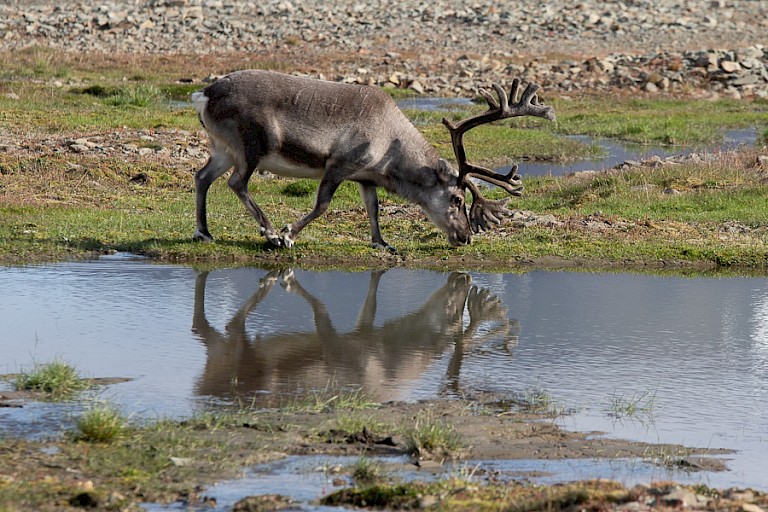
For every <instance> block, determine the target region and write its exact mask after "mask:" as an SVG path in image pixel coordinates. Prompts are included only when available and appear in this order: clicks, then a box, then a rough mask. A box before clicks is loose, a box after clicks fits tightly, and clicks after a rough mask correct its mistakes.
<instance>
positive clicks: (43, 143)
mask: <svg viewBox="0 0 768 512" xmlns="http://www.w3.org/2000/svg"><path fill="white" fill-rule="evenodd" d="M2 57H4V58H0V76H2V78H3V79H2V80H1V81H0V262H2V263H9V264H28V263H32V262H36V261H49V260H57V259H65V258H88V257H92V256H94V255H98V254H103V253H109V252H112V251H127V252H132V253H136V254H142V255H145V256H149V257H152V258H155V259H157V260H162V261H185V262H196V263H198V264H222V263H230V262H248V263H250V264H253V263H256V264H259V263H261V264H280V263H291V264H293V263H296V262H300V263H302V264H305V265H310V266H333V267H342V266H355V267H360V266H365V267H371V266H380V265H409V266H422V267H430V268H441V269H449V268H485V269H489V268H494V269H503V270H506V271H512V270H514V269H515V268H516V266H518V265H520V264H529V263H536V264H555V265H583V266H592V265H600V266H606V265H607V266H630V267H632V266H634V267H658V266H663V265H673V266H675V267H678V268H679V267H684V268H688V267H690V268H694V269H699V270H700V269H713V268H718V269H721V270H722V269H732V270H733V271H735V272H748V271H758V272H765V270H766V266H767V261H768V260H767V258H766V257H767V256H768V250H767V249H766V247H768V245H767V244H766V242H768V202H766V201H765V197H766V192H768V190H766V187H767V185H766V178H767V177H768V167H766V165H768V164H766V163H765V162H766V157H768V149H766V145H768V116H767V115H766V112H767V111H768V102H766V101H765V100H741V101H737V100H729V99H721V100H718V101H716V102H713V101H708V100H691V99H679V98H673V97H667V98H663V99H651V98H645V97H632V98H627V97H616V98H611V99H610V101H608V100H606V98H604V97H599V96H591V95H589V94H584V95H579V96H576V95H574V96H572V97H568V98H548V97H547V90H546V89H544V90H542V91H541V92H540V94H541V95H542V98H543V99H544V101H546V102H547V103H549V104H552V105H553V107H554V108H555V111H556V112H557V116H558V121H557V123H556V124H553V123H547V122H544V121H542V120H537V119H528V118H522V119H516V120H511V121H504V122H501V123H496V124H493V125H489V126H482V127H479V128H478V129H477V130H473V132H472V133H471V134H468V136H467V141H466V145H467V150H468V152H470V153H471V154H472V155H473V157H472V159H473V161H477V163H479V164H483V165H487V166H494V165H503V164H507V163H512V162H518V163H520V171H521V173H522V174H523V178H524V181H523V183H524V186H525V190H524V193H523V196H522V197H520V198H514V199H513V200H512V201H511V202H510V207H511V208H512V209H514V210H516V214H515V215H514V217H513V218H512V219H511V220H510V222H508V223H507V224H505V225H503V226H501V227H499V228H497V229H492V230H490V231H489V232H486V233H483V234H481V235H479V236H476V237H475V239H474V241H473V243H472V244H471V245H469V246H466V247H459V248H452V247H450V246H449V245H448V244H447V242H446V241H445V239H444V237H443V236H442V234H441V233H440V232H439V231H438V230H437V228H435V227H434V226H432V225H431V224H429V223H428V222H427V221H426V219H425V218H424V216H423V215H422V214H421V213H420V212H419V211H417V210H416V209H415V208H414V207H411V206H409V205H407V204H405V203H404V202H403V201H401V200H400V199H398V198H396V197H394V196H389V195H387V194H382V195H381V205H382V216H381V224H382V230H383V232H384V233H385V234H386V236H387V238H388V239H389V241H390V242H391V243H392V244H393V245H395V246H396V247H398V249H399V250H400V253H399V254H397V255H390V254H387V253H385V252H383V251H379V250H375V249H372V248H370V247H369V243H368V231H369V226H368V219H367V218H366V216H365V210H364V207H363V205H362V204H361V202H360V198H359V195H358V191H357V189H356V187H355V186H354V185H353V184H344V185H342V187H340V189H339V191H338V192H337V194H336V195H335V196H334V199H333V202H332V204H331V212H329V213H328V214H327V215H325V216H323V217H321V218H319V219H317V220H316V221H315V222H314V223H313V224H311V225H310V226H308V227H307V228H306V230H304V231H303V232H302V237H301V239H300V240H299V241H298V243H297V244H296V245H295V246H294V247H293V248H291V249H290V250H286V249H274V248H272V247H270V246H269V245H268V243H267V242H265V241H264V240H263V238H262V237H261V236H260V235H259V233H258V230H257V229H256V228H255V227H254V223H253V220H252V219H251V218H250V217H249V216H248V214H247V212H245V211H244V209H243V208H242V204H241V203H240V202H239V201H238V200H237V198H236V197H235V196H234V195H233V194H231V192H230V191H229V190H228V189H227V186H226V183H225V182H224V181H220V182H217V183H215V184H214V185H213V186H212V187H211V190H210V197H211V201H210V208H209V217H210V222H211V224H212V226H213V225H215V230H216V233H217V235H218V236H217V242H216V243H214V244H200V243H194V242H193V241H192V234H193V231H194V225H195V219H194V194H195V192H194V184H193V181H192V176H193V173H194V172H195V171H196V170H197V169H199V168H200V166H201V165H202V163H204V162H205V159H206V156H207V152H206V149H205V148H206V144H205V142H206V141H205V139H204V136H203V134H202V130H201V127H200V125H199V122H198V120H197V118H196V116H195V114H194V112H193V110H192V108H191V105H187V103H186V102H187V101H188V97H189V94H190V93H191V92H193V91H196V90H199V89H200V88H202V84H201V83H199V81H198V82H197V83H180V82H179V78H182V77H188V76H197V77H201V76H206V75H208V74H209V73H211V70H212V69H214V72H216V73H224V72H225V71H229V70H233V69H240V68H279V66H278V65H276V64H275V63H269V62H259V61H252V60H247V58H240V59H239V60H237V59H235V60H233V59H223V60H220V61H218V62H213V61H212V60H210V59H202V60H201V61H199V62H198V61H195V60H194V59H183V58H180V59H168V58H166V57H162V56H141V55H134V56H130V57H125V56H122V57H121V56H104V60H103V61H101V62H100V61H98V59H96V60H94V59H85V58H78V57H77V56H75V55H73V54H65V53H60V52H57V51H55V50H50V49H46V48H40V47H33V48H29V49H26V50H23V51H19V52H15V53H14V54H13V56H12V58H11V56H10V55H8V54H6V55H3V56H2ZM283 70H285V69H283ZM483 85H487V84H483ZM482 109H483V107H481V106H480V105H478V106H475V107H467V108H466V109H457V110H455V111H452V112H450V113H448V114H445V113H439V114H436V113H434V112H421V111H410V110H409V111H407V112H406V115H407V116H408V117H409V118H410V119H411V120H412V121H413V122H414V123H415V124H416V126H417V128H418V129H419V130H421V131H422V133H424V135H425V136H426V137H427V139H428V140H429V141H430V142H431V143H433V144H434V145H435V146H436V147H437V149H438V151H440V152H441V154H442V156H444V157H445V158H448V159H452V158H453V155H452V149H451V145H450V138H449V136H448V134H447V133H446V131H445V128H444V127H443V126H442V125H441V118H442V117H443V116H446V117H448V118H449V119H451V120H454V121H455V120H458V119H462V118H464V117H466V116H467V115H472V114H473V113H477V112H479V111H481V110H482ZM747 127H756V128H757V130H758V142H757V144H756V146H755V147H745V148H741V149H739V150H737V151H727V152H718V151H712V152H708V151H705V152H704V154H703V157H702V158H699V159H691V160H686V161H682V162H680V163H676V164H663V163H662V162H657V163H653V164H652V165H638V166H627V167H626V168H622V169H615V170H609V171H605V172H596V173H583V174H580V175H575V176H542V177H526V176H525V162H526V161H544V162H565V161H570V160H576V159H580V158H584V157H588V156H595V155H599V152H600V149H599V148H596V147H593V146H590V145H588V144H584V143H582V142H579V141H578V140H575V139H571V138H567V137H566V136H567V135H570V134H587V135H595V136H605V137H615V138H621V139H624V140H631V141H635V142H640V143H645V144H675V145H678V146H680V147H682V146H690V145H697V146H698V145H704V146H706V145H713V144H716V143H717V142H718V141H719V140H720V139H721V138H722V136H723V132H724V130H726V129H730V128H747ZM315 190H316V183H315V182H312V181H304V180H286V179H278V178H271V177H256V178H254V179H253V180H252V182H251V191H252V193H253V194H254V195H255V196H256V197H257V198H259V201H260V204H261V205H262V206H263V207H264V209H265V210H266V211H267V212H268V214H269V215H270V217H271V218H272V219H273V220H274V221H275V223H276V224H279V225H282V224H285V223H287V222H290V221H291V220H293V219H295V218H297V217H298V216H300V215H301V214H304V213H306V212H307V211H309V210H310V209H311V205H312V202H313V194H314V192H315ZM488 195H489V197H490V198H492V199H500V198H502V197H504V195H505V193H504V192H502V191H490V192H489V193H488ZM25 379H26V376H25V377H22V378H20V379H19V380H18V381H17V382H18V386H19V387H20V388H24V389H38V388H37V387H36V386H39V389H40V390H41V391H44V392H46V393H51V394H54V393H56V392H54V391H53V388H48V387H47V385H43V384H40V385H38V384H25V383H24V381H25ZM12 380H13V379H12ZM29 380H30V381H32V379H29ZM82 381H83V379H81V378H79V377H76V379H75V382H82ZM74 387H76V386H74ZM69 388H70V389H72V388H73V385H70V386H69ZM75 391H76V389H75ZM75 395H76V394H75ZM68 396H72V395H68ZM651 398H652V397H650V396H645V395H639V396H635V395H623V394H618V395H617V398H616V400H615V401H614V402H613V403H612V405H611V412H612V413H613V414H614V415H616V416H617V417H619V416H621V417H629V416H636V415H637V414H638V413H644V412H652V399H651ZM501 405H503V407H501V411H499V407H500V403H498V402H494V403H487V404H481V406H478V404H477V403H470V404H468V403H464V402H461V404H460V407H462V408H464V409H463V411H464V412H463V413H462V414H469V415H476V416H474V417H473V418H474V419H475V420H476V419H477V418H482V419H492V420H493V421H502V420H505V419H509V420H510V422H509V423H505V424H504V425H505V428H512V426H519V427H520V428H521V429H522V428H526V427H524V426H523V425H524V422H525V420H528V419H531V418H535V419H539V420H543V419H548V418H551V416H552V415H553V414H559V413H562V412H563V410H562V407H561V406H560V405H559V404H557V403H555V402H554V400H553V399H552V398H551V397H549V396H548V395H547V394H546V393H544V392H542V393H538V392H531V393H529V394H527V396H526V397H525V400H523V403H522V404H519V403H518V404H501ZM390 407H391V406H390ZM526 408H527V409H529V410H528V411H527V412H526ZM481 411H488V412H487V413H486V412H481ZM462 418H463V416H461V415H454V416H452V417H451V420H452V421H455V422H456V423H457V424H460V423H461V422H460V421H459V420H461V419H462ZM538 425H544V426H543V427H540V428H543V429H553V430H555V429H556V427H554V426H551V425H549V424H547V423H546V422H542V423H538ZM459 426H460V425H459ZM76 428H77V431H73V434H72V435H71V436H67V437H65V438H62V439H53V440H40V441H31V440H22V439H12V438H5V437H2V438H0V453H2V455H3V456H2V460H3V462H2V464H1V465H0V510H2V511H6V510H9V511H15V510H60V509H64V508H66V507H67V506H93V507H95V508H100V509H114V510H117V509H123V510H136V509H138V507H139V505H138V503H139V502H142V501H147V502H152V501H159V502H169V501H174V500H180V499H181V500H184V501H185V502H186V503H187V504H190V505H192V506H196V505H198V504H201V503H202V502H204V497H203V496H202V495H201V494H200V489H201V487H200V486H201V485H205V484H207V483H212V482H214V481H217V480H221V479H224V478H230V477H236V476H238V475H240V474H241V472H242V468H243V467H246V466H249V465H254V464H257V463H259V462H264V461H268V460H272V459H273V458H275V457H279V456H282V455H283V454H285V453H297V451H300V450H301V449H304V448H306V447H308V448H306V449H307V452H306V453H309V452H310V451H311V450H313V449H315V450H316V449H317V447H318V445H322V449H323V450H324V451H327V452H333V451H334V450H336V451H337V452H338V453H350V450H357V452H355V455H359V450H360V449H361V448H360V446H359V445H352V447H351V448H350V447H348V445H347V444H346V443H342V442H337V441H338V439H340V438H339V436H338V435H334V436H329V432H330V431H331V430H335V431H346V432H348V433H350V432H351V433H355V432H366V431H367V432H368V435H370V436H373V437H379V436H385V434H386V433H388V432H395V433H396V436H398V438H399V439H400V441H401V443H403V444H402V446H409V447H411V449H409V451H411V452H412V453H418V454H419V456H427V457H428V456H431V455H430V454H435V453H437V454H439V456H440V457H451V456H453V455H455V454H456V453H461V452H462V451H463V450H464V449H467V448H468V447H469V446H472V445H473V442H472V440H469V439H464V436H466V435H467V433H468V431H467V429H465V431H464V432H462V433H463V434H464V435H463V436H462V435H459V434H458V433H457V431H458V428H459V427H454V425H453V424H452V423H450V422H449V420H448V419H446V418H444V417H442V416H441V417H440V419H439V420H438V419H435V418H434V417H425V416H419V415H418V414H408V413H401V414H399V415H397V414H394V413H393V410H392V409H391V408H387V407H386V406H382V405H378V404H373V403H371V401H370V400H368V399H366V398H365V397H364V396H362V395H360V394H357V393H356V392H355V391H352V392H342V391H339V390H332V389H328V390H320V391H318V392H316V393H310V394H309V395H308V396H307V397H304V398H297V399H296V400H295V401H294V402H292V403H290V404H285V407H284V408H278V409H275V410H269V411H263V410H259V411H254V410H252V409H250V408H248V407H247V406H246V407H242V408H237V409H234V410H232V411H222V410H218V411H215V412H203V413H200V414H198V415H195V416H194V417H191V418H188V419H186V420H183V421H172V420H164V419H160V420H158V421H154V422H150V423H145V424H138V423H137V422H133V421H131V420H130V419H128V418H125V417H123V416H122V415H120V413H119V411H117V410H115V409H114V408H112V407H110V406H109V404H102V405H94V406H93V407H90V408H89V407H86V412H85V413H84V414H83V416H82V417H81V418H80V419H79V421H77V422H76ZM537 428H538V427H537ZM470 430H471V429H470ZM469 433H471V432H469ZM562 434H563V433H562V432H559V431H558V432H557V436H558V439H559V438H560V437H559V436H561V435H562ZM530 435H532V436H533V437H532V438H535V439H539V438H541V439H543V441H542V442H543V443H545V444H546V443H551V444H554V442H553V441H551V439H553V438H554V437H553V438H546V437H545V436H544V434H542V432H541V431H536V432H534V433H533V434H530ZM342 437H343V436H342ZM508 437H509V439H512V436H511V435H510V436H508ZM329 439H332V440H333V442H328V440H329ZM406 441H408V442H407V443H406ZM680 450H681V449H679V448H669V449H665V450H661V451H652V450H649V449H648V448H646V449H645V451H644V453H664V454H673V456H670V455H664V458H669V459H670V460H671V462H672V463H676V462H678V461H679V457H678V455H677V454H679V453H680ZM642 453H643V452H642V451H641V454H642ZM685 455H686V456H687V455H688V452H686V453H685ZM41 471H42V473H41ZM349 473H350V474H351V475H353V476H354V477H355V479H356V480H359V481H360V482H361V485H359V486H356V487H353V488H351V489H345V490H340V491H339V492H337V493H333V494H331V495H330V496H329V497H328V498H327V499H326V502H327V503H328V504H341V503H344V504H346V505H360V506H375V505H386V506H390V507H396V506H407V507H411V508H414V507H427V506H431V505H436V504H438V503H439V506H440V508H441V509H444V510H451V509H454V510H461V509H464V510H465V509H467V508H476V509H483V508H488V509H512V510H542V509H547V510H552V509H559V508H568V509H572V508H573V507H574V506H577V505H578V506H579V507H580V508H594V509H604V508H607V507H610V506H613V505H616V504H621V503H626V502H630V501H640V500H641V499H644V497H645V498H647V497H648V496H655V497H656V498H658V497H659V496H665V495H666V494H665V493H666V492H668V491H669V490H670V489H668V488H663V485H662V484H659V486H657V487H655V488H654V489H652V490H649V489H647V488H646V489H637V488H632V489H628V488H625V487H624V486H621V485H619V484H614V483H606V482H602V481H601V482H587V483H580V484H575V485H569V486H531V485H477V484H476V481H475V480H474V479H473V478H471V477H472V476H473V475H472V472H469V473H468V474H466V475H464V474H462V475H458V476H457V478H453V479H449V480H446V481H439V482H434V483H413V484H404V483H402V482H398V481H396V479H395V478H391V473H390V472H389V471H386V468H384V470H382V469H381V468H379V467H378V466H377V465H376V464H375V463H372V462H371V463H369V461H368V460H367V459H360V462H358V464H356V467H354V468H351V469H349ZM382 480H383V481H382ZM693 492H695V493H696V494H697V495H698V496H709V497H711V499H712V502H711V503H712V505H711V506H710V505H708V506H710V508H714V509H717V507H718V506H719V505H722V509H734V510H736V509H738V506H739V502H738V501H737V500H730V498H728V496H726V495H725V494H721V493H719V492H718V491H715V490H711V489H706V488H696V489H693ZM750 496H751V499H749V500H746V501H749V502H752V503H757V504H758V505H762V506H763V507H764V508H765V507H766V506H767V505H768V498H766V496H764V495H763V494H761V493H752V494H751V495H750ZM656 498H654V499H656ZM742 501H744V500H742ZM644 503H645V502H644ZM662 505H663V503H662ZM669 505H670V506H676V504H675V503H674V502H670V503H669Z"/></svg>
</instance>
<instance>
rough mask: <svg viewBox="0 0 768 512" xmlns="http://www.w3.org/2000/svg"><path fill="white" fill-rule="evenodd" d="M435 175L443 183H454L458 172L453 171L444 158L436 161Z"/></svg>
mask: <svg viewBox="0 0 768 512" xmlns="http://www.w3.org/2000/svg"><path fill="white" fill-rule="evenodd" d="M437 174H438V175H439V176H440V179H441V180H443V181H445V182H450V181H456V178H458V177H459V171H457V170H456V169H454V168H453V166H451V164H449V163H448V161H447V160H445V159H444V158H439V159H438V160H437Z"/></svg>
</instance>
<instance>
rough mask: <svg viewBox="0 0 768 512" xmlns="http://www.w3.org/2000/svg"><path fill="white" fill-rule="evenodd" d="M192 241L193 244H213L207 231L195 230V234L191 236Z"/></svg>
mask: <svg viewBox="0 0 768 512" xmlns="http://www.w3.org/2000/svg"><path fill="white" fill-rule="evenodd" d="M192 240H194V241H195V242H213V237H212V236H211V234H210V233H208V232H207V231H205V232H203V231H199V230H197V229H196V230H195V234H194V235H192Z"/></svg>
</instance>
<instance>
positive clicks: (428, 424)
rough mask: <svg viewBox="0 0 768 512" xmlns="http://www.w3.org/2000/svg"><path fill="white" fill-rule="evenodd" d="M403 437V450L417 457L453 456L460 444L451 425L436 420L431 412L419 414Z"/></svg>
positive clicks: (445, 457) (436, 457)
mask: <svg viewBox="0 0 768 512" xmlns="http://www.w3.org/2000/svg"><path fill="white" fill-rule="evenodd" d="M404 437H405V451H406V452H407V453H408V454H410V455H411V456H413V457H415V458H418V459H448V458H453V457H454V456H455V455H456V452H457V451H458V450H459V449H460V448H461V446H462V444H461V438H460V436H459V433H458V432H456V429H455V428H454V427H453V425H447V424H445V423H443V422H441V421H438V420H436V419H435V418H434V417H432V415H431V414H423V415H419V417H417V418H416V423H415V425H414V426H413V427H412V428H409V429H407V430H406V431H405V432H404Z"/></svg>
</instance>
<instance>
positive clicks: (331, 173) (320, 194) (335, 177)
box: [280, 164, 345, 247]
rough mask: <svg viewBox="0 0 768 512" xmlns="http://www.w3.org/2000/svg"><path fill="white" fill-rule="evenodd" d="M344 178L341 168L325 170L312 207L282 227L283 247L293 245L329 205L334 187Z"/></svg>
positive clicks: (337, 186) (334, 191)
mask: <svg viewBox="0 0 768 512" xmlns="http://www.w3.org/2000/svg"><path fill="white" fill-rule="evenodd" d="M330 165H331V164H329V165H328V166H326V168H328V167H330ZM344 179H345V172H344V170H343V169H341V168H335V169H328V170H327V171H326V173H325V175H324V176H323V178H322V179H321V180H320V185H319V186H318V187H317V196H316V197H315V206H314V208H312V211H311V212H309V213H308V214H306V215H305V216H304V217H302V218H301V219H299V220H297V221H296V222H294V223H293V224H288V225H287V226H285V227H284V228H283V229H282V238H281V239H280V242H281V243H282V245H284V246H285V247H293V244H294V243H295V242H296V237H297V236H298V235H299V233H300V232H301V230H302V229H304V228H305V227H306V226H307V224H309V223H310V222H312V221H313V220H315V219H316V218H318V217H319V216H320V215H322V214H323V213H325V212H326V211H327V210H328V207H329V206H330V205H331V199H332V198H333V195H334V194H335V193H336V189H338V188H339V185H341V182H342V181H344Z"/></svg>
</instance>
